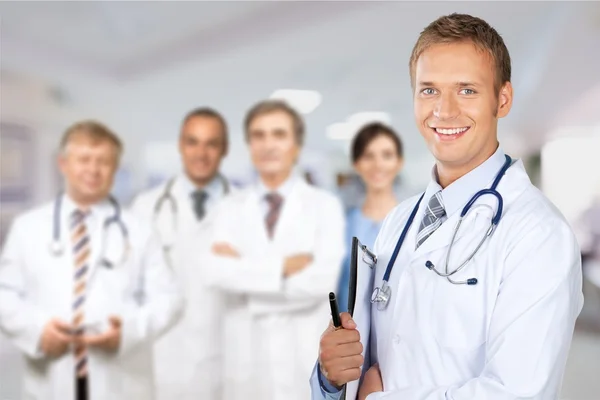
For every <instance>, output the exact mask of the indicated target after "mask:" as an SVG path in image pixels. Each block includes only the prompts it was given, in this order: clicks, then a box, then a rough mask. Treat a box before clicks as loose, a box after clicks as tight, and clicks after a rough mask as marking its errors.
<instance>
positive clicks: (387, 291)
mask: <svg viewBox="0 0 600 400" xmlns="http://www.w3.org/2000/svg"><path fill="white" fill-rule="evenodd" d="M391 297H392V288H391V287H390V286H389V285H388V283H387V281H383V284H382V285H381V287H376V288H375V289H373V294H371V303H372V304H375V303H377V309H378V310H380V311H382V310H385V309H386V308H387V306H388V304H389V302H390V298H391Z"/></svg>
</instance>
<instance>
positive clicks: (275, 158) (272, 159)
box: [248, 111, 300, 175]
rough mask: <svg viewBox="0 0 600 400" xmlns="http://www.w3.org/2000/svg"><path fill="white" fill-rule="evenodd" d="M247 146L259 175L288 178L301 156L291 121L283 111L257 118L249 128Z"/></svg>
mask: <svg viewBox="0 0 600 400" xmlns="http://www.w3.org/2000/svg"><path fill="white" fill-rule="evenodd" d="M248 144H249V147H250V156H251V158H252V163H253V164H254V166H255V167H256V169H257V170H258V172H259V174H260V175H285V174H289V173H290V172H291V171H292V169H293V168H294V164H295V163H296V160H297V159H298V155H299V154H300V145H299V144H298V141H297V139H296V135H295V133H294V127H293V121H292V117H291V116H289V115H288V114H287V113H286V112H284V111H274V112H271V113H267V114H262V115H259V116H257V117H256V118H254V119H253V120H252V122H251V123H250V125H249V127H248Z"/></svg>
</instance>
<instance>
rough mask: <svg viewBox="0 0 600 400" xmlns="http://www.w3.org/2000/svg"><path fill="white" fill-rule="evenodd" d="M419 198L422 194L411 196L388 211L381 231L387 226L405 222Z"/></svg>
mask: <svg viewBox="0 0 600 400" xmlns="http://www.w3.org/2000/svg"><path fill="white" fill-rule="evenodd" d="M421 196H423V193H419V194H417V195H414V196H411V197H409V198H408V199H406V200H404V201H402V202H401V203H400V204H398V205H397V206H396V207H394V208H393V209H392V211H390V212H389V213H388V215H387V216H386V217H385V219H384V220H383V224H382V226H381V229H382V230H383V229H384V228H385V227H386V226H389V225H390V224H391V225H397V224H398V223H400V222H404V221H406V220H407V219H408V215H409V214H410V212H411V211H412V210H413V209H414V208H415V207H416V205H417V202H418V201H419V199H420V198H421Z"/></svg>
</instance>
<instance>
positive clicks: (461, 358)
mask: <svg viewBox="0 0 600 400" xmlns="http://www.w3.org/2000/svg"><path fill="white" fill-rule="evenodd" d="M490 184H491V181H490V182H488V185H490ZM430 187H431V185H430ZM487 187H489V186H487ZM479 189H481V187H480V188H479ZM479 189H476V190H474V191H473V193H472V194H475V192H476V191H477V190H479ZM498 190H499V192H500V193H501V194H502V196H503V198H504V213H503V217H502V220H501V221H500V224H499V225H498V228H497V229H496V231H495V233H494V234H493V236H492V237H491V239H489V240H488V241H487V242H486V244H484V245H483V247H482V248H481V249H480V250H479V252H478V254H477V255H476V256H475V257H474V258H473V260H472V262H471V263H470V264H469V265H467V266H466V267H465V268H464V269H463V270H462V271H460V272H458V273H457V274H455V275H454V276H453V279H454V280H464V279H467V278H471V277H475V278H477V279H478V284H477V285H475V286H466V285H453V284H451V283H450V282H448V281H447V280H446V279H445V278H442V277H440V276H438V275H436V274H435V273H434V272H433V271H430V270H429V269H427V268H426V267H425V263H426V262H427V261H428V260H431V261H432V262H433V263H434V264H435V265H436V266H437V268H438V270H440V271H444V265H445V264H444V261H445V256H446V252H447V250H448V243H449V242H450V238H451V235H452V233H453V232H454V228H455V225H456V222H457V220H458V216H459V214H460V211H461V210H462V206H461V207H460V208H459V210H458V211H457V212H455V213H453V214H452V215H450V216H449V217H448V220H447V221H445V222H444V223H443V224H442V225H441V227H440V228H438V230H436V231H435V232H434V233H433V234H432V235H431V236H430V237H429V238H428V239H427V240H426V241H425V242H424V243H423V244H422V245H421V246H420V247H419V248H418V249H417V250H416V251H415V243H416V234H417V231H418V226H419V222H420V221H421V219H422V217H423V213H424V210H425V207H426V205H427V202H428V200H429V197H430V196H431V195H433V193H434V191H432V190H430V189H429V188H428V191H427V192H426V194H425V197H424V198H423V201H422V202H421V205H420V208H419V212H418V213H417V215H416V218H415V222H414V223H413V225H412V227H411V229H410V231H409V233H408V235H407V238H406V241H405V243H404V245H403V246H402V250H401V251H400V253H399V256H398V258H397V260H396V262H395V266H394V269H393V272H392V274H391V277H390V286H391V287H392V297H391V301H390V304H389V306H388V308H387V309H386V310H385V311H379V310H377V308H376V306H373V307H372V317H371V327H372V336H371V351H372V354H374V357H373V359H372V361H371V362H372V363H374V362H379V365H380V370H381V374H382V378H383V388H384V392H383V393H381V392H379V393H373V394H371V395H369V396H368V397H367V399H368V400H400V399H410V400H450V399H451V400H459V399H460V400H467V399H469V400H472V399H485V400H509V399H510V400H517V399H518V400H525V399H527V400H549V399H557V398H558V393H559V391H560V387H561V381H562V377H563V373H564V370H565V364H566V360H567V355H568V353H569V347H570V343H571V339H572V334H573V329H574V324H575V320H576V318H577V316H578V314H579V312H580V311H581V308H582V305H583V296H582V276H581V258H580V253H579V247H578V244H577V242H576V240H575V237H574V235H573V232H572V231H571V229H570V227H569V225H568V223H567V222H566V220H565V219H564V218H563V217H562V215H560V213H559V212H558V210H556V208H555V207H554V206H553V205H552V204H551V203H550V202H549V201H548V200H547V199H546V198H545V197H544V196H543V195H542V194H541V193H540V192H539V191H538V189H537V188H535V187H534V186H533V185H532V184H531V182H530V180H529V178H528V176H527V174H526V172H525V169H524V167H523V164H522V162H521V161H517V162H516V163H515V164H514V165H513V166H512V167H510V169H509V170H508V172H507V173H506V175H505V176H504V178H503V179H502V181H501V183H500V185H499V187H498ZM419 196H420V195H419ZM419 196H416V197H413V198H411V199H408V200H407V201H405V202H403V203H402V204H400V205H399V206H398V207H397V208H396V209H394V210H393V211H392V213H391V214H390V215H388V217H387V218H386V220H385V222H384V224H383V226H382V229H381V231H380V234H379V237H378V239H377V241H376V243H375V246H374V252H375V253H376V254H377V256H378V262H377V268H376V275H375V281H374V285H375V286H380V285H381V282H382V278H383V274H384V272H385V269H386V267H387V264H388V261H389V260H390V258H391V254H392V252H393V250H394V247H395V245H396V241H397V240H398V237H399V235H400V233H401V232H402V229H403V228H404V226H405V224H406V221H407V220H408V216H409V215H410V213H411V211H412V209H413V207H414V205H415V204H416V202H417V200H418V197H419ZM465 203H466V201H465ZM476 204H486V205H489V206H490V207H492V209H493V210H496V207H497V204H496V200H495V198H494V197H493V196H484V197H481V198H480V200H479V201H478V202H477V203H476ZM490 216H491V215H490V210H489V209H488V208H486V207H481V206H480V207H474V208H473V210H472V212H471V213H470V214H468V217H467V218H466V219H465V220H464V222H463V224H462V226H461V228H460V231H459V232H460V233H459V234H458V236H457V238H456V240H455V244H454V246H453V248H452V253H451V257H450V260H451V263H450V267H449V268H450V270H452V269H454V268H456V267H457V266H458V263H459V262H462V261H463V260H464V258H465V257H466V256H467V255H468V254H470V253H471V251H472V250H473V249H474V247H475V246H476V245H477V243H479V240H480V238H481V235H482V234H483V233H484V232H485V231H486V229H487V228H488V226H489V221H490ZM311 385H312V388H313V399H322V398H328V399H329V398H331V399H334V398H337V396H331V395H328V396H329V397H324V396H323V394H322V393H320V390H319V384H318V380H317V374H316V369H315V371H314V373H313V376H312V378H311Z"/></svg>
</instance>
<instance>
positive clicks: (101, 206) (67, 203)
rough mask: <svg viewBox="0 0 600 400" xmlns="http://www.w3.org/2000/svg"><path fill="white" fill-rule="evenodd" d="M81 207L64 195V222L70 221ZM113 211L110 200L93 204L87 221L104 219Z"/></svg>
mask: <svg viewBox="0 0 600 400" xmlns="http://www.w3.org/2000/svg"><path fill="white" fill-rule="evenodd" d="M79 208H80V207H79V206H78V205H77V203H75V201H73V199H72V198H71V197H70V196H69V195H68V194H67V193H65V194H63V195H62V203H61V218H62V219H63V220H67V221H68V220H69V219H70V218H71V215H73V212H74V211H75V210H77V209H79ZM111 209H112V205H111V203H110V201H109V200H108V198H105V199H103V200H100V201H99V202H97V203H95V204H92V205H91V206H90V207H89V209H88V214H87V217H86V219H89V218H92V219H96V218H102V217H105V216H106V215H108V213H110V210H111Z"/></svg>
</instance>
